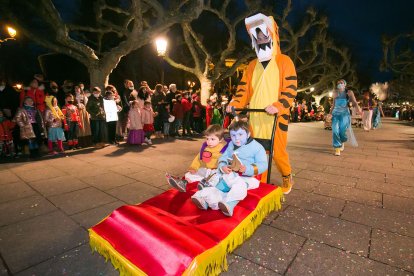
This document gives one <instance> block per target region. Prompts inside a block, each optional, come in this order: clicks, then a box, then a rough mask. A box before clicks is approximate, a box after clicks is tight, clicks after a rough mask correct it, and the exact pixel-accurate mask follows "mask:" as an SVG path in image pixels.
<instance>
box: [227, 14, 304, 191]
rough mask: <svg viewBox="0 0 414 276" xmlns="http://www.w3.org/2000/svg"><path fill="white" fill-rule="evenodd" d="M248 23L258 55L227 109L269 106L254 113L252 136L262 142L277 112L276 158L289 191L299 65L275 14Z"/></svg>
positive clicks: (255, 16) (274, 147) (260, 15)
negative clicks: (284, 49)
mask: <svg viewBox="0 0 414 276" xmlns="http://www.w3.org/2000/svg"><path fill="white" fill-rule="evenodd" d="M245 24H246V28H247V32H248V33H249V35H250V38H251V40H252V46H253V48H254V50H255V52H256V55H257V59H254V60H253V61H251V62H250V63H249V65H248V67H247V69H246V71H245V73H244V74H243V78H242V80H241V81H240V83H239V86H238V88H237V92H236V94H235V95H234V96H233V99H232V101H231V102H230V103H229V105H228V107H227V109H226V111H227V112H231V111H232V108H233V107H235V108H244V107H246V106H247V105H249V108H252V109H265V110H266V112H267V113H252V114H250V128H251V130H252V136H253V137H255V139H256V140H257V141H259V142H262V141H263V139H265V140H270V138H271V133H272V129H273V122H274V117H273V116H274V115H275V114H277V116H278V118H277V119H278V123H277V128H276V133H275V137H274V145H273V149H274V152H273V159H274V161H275V164H276V167H277V169H278V170H279V172H280V173H281V175H282V178H283V183H282V190H283V193H285V194H288V193H289V192H290V191H291V189H292V185H293V178H292V169H291V166H290V163H289V156H288V153H287V151H286V146H287V132H288V122H289V112H290V107H291V106H292V102H293V99H294V98H295V97H296V90H297V77H296V71H295V66H294V65H293V62H292V60H291V59H290V58H289V57H288V56H287V55H283V54H282V53H281V51H280V40H279V32H278V26H277V24H276V22H275V20H274V19H273V17H272V16H269V17H268V16H266V15H264V14H261V13H259V14H256V15H253V16H251V17H248V18H246V19H245Z"/></svg>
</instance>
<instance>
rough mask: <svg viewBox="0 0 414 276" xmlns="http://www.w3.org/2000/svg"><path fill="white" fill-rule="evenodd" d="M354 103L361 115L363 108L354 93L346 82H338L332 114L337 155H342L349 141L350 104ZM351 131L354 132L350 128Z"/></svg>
mask: <svg viewBox="0 0 414 276" xmlns="http://www.w3.org/2000/svg"><path fill="white" fill-rule="evenodd" d="M349 101H352V104H353V106H355V107H356V109H357V112H358V113H361V108H360V107H359V106H358V103H357V101H356V99H355V96H354V92H352V91H351V90H347V89H346V81H345V80H342V79H341V80H338V82H337V86H336V90H335V92H334V93H333V105H332V108H331V112H330V113H331V114H332V144H333V147H334V150H335V153H334V154H335V155H336V156H339V155H341V151H343V150H344V143H345V142H346V141H348V137H347V134H346V131H347V129H348V128H350V127H351V116H350V114H349V107H348V102H349ZM350 130H352V129H351V128H350Z"/></svg>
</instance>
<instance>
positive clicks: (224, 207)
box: [218, 200, 239, 217]
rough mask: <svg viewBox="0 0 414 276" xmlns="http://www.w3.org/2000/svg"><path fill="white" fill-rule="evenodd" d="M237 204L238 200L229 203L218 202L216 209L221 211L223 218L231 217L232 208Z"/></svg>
mask: <svg viewBox="0 0 414 276" xmlns="http://www.w3.org/2000/svg"><path fill="white" fill-rule="evenodd" d="M237 203H239V201H238V200H235V201H230V202H223V201H220V202H219V204H218V207H219V208H220V211H222V212H223V214H224V215H225V216H228V217H231V216H233V211H234V207H236V205H237Z"/></svg>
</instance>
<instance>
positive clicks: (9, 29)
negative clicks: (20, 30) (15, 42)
mask: <svg viewBox="0 0 414 276" xmlns="http://www.w3.org/2000/svg"><path fill="white" fill-rule="evenodd" d="M7 32H8V33H9V36H10V37H11V38H14V37H15V36H16V34H17V31H16V30H15V29H13V28H12V27H10V26H7Z"/></svg>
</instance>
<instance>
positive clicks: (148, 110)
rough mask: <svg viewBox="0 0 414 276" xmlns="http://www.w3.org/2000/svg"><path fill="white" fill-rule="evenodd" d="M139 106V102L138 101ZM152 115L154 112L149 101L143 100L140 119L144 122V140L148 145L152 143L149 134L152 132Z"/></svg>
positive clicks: (153, 115)
mask: <svg viewBox="0 0 414 276" xmlns="http://www.w3.org/2000/svg"><path fill="white" fill-rule="evenodd" d="M138 106H139V102H138ZM154 117H155V112H154V111H153V110H152V106H151V102H150V101H146V102H144V107H143V108H142V109H141V119H142V123H143V124H144V127H143V130H144V132H145V138H144V142H145V143H146V144H148V145H152V141H151V135H152V134H153V133H154V131H155V129H154Z"/></svg>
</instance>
